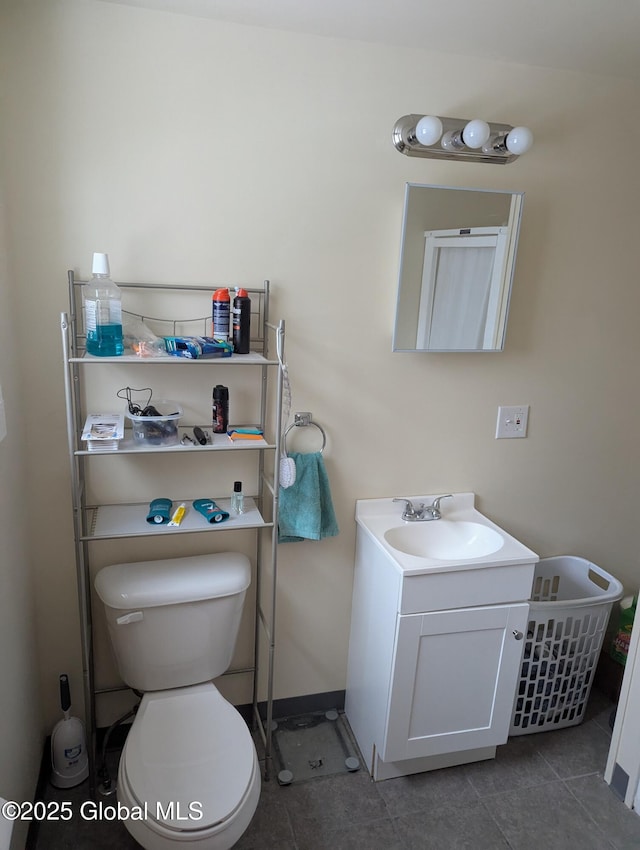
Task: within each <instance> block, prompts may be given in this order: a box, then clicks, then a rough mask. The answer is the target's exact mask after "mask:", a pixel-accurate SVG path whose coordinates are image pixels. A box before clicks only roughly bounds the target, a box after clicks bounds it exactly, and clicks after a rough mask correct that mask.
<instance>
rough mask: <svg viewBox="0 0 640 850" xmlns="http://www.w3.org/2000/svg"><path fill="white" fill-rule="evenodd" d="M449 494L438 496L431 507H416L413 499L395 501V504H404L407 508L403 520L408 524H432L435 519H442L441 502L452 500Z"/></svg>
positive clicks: (421, 505)
mask: <svg viewBox="0 0 640 850" xmlns="http://www.w3.org/2000/svg"><path fill="white" fill-rule="evenodd" d="M451 498H452V495H451V493H449V494H448V495H446V496H437V497H436V498H435V499H434V500H433V502H432V503H431V504H430V505H425V504H422V503H421V504H420V505H419V506H418V507H416V506H415V505H414V504H413V502H412V501H411V499H394V500H393V501H394V502H404V503H405V508H404V511H403V512H402V519H404V520H406V521H407V522H431V520H434V519H441V518H442V514H441V513H440V502H441V501H442V499H451Z"/></svg>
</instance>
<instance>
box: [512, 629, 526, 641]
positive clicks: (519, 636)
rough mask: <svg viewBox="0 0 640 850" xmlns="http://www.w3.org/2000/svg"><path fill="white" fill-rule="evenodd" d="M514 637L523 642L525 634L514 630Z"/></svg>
mask: <svg viewBox="0 0 640 850" xmlns="http://www.w3.org/2000/svg"><path fill="white" fill-rule="evenodd" d="M513 636H514V638H515V639H516V640H522V638H523V637H524V635H523V633H522V632H519V631H518V630H517V629H514V630H513Z"/></svg>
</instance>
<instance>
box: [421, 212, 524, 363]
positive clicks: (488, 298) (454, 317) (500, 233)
mask: <svg viewBox="0 0 640 850" xmlns="http://www.w3.org/2000/svg"><path fill="white" fill-rule="evenodd" d="M508 238H509V228H508V227H500V228H492V227H470V228H464V229H461V230H435V231H427V232H426V233H425V251H424V264H423V271H422V289H421V292H420V309H419V314H418V333H417V345H416V347H417V348H426V349H437V350H446V349H452V350H454V351H456V350H457V351H464V350H476V349H495V348H497V347H498V346H499V340H498V339H497V330H498V314H499V311H498V309H497V307H498V305H499V304H500V300H501V297H502V289H503V286H504V267H505V263H506V257H507V246H508Z"/></svg>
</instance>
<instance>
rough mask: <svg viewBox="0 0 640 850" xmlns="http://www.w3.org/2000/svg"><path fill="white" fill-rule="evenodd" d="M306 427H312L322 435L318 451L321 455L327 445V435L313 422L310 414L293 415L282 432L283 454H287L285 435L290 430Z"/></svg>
mask: <svg viewBox="0 0 640 850" xmlns="http://www.w3.org/2000/svg"><path fill="white" fill-rule="evenodd" d="M307 425H314V426H315V427H316V428H317V429H318V431H320V433H321V434H322V448H321V449H320V454H322V452H323V451H324V447H325V446H326V445H327V435H326V434H325V432H324V428H323V427H322V426H321V425H318V423H317V422H314V421H313V417H312V416H311V414H310V413H294V420H293V422H292V423H291V425H289V427H288V428H287V430H286V431H285V432H284V435H283V439H282V442H283V444H284V453H285V454H286V453H287V434H288V433H289V431H290V430H291V429H292V428H303V427H305V426H307Z"/></svg>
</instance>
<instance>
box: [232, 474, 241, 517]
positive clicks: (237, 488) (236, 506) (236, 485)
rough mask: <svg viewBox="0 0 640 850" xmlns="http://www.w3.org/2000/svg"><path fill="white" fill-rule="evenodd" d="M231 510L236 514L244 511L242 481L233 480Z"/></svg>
mask: <svg viewBox="0 0 640 850" xmlns="http://www.w3.org/2000/svg"><path fill="white" fill-rule="evenodd" d="M231 510H232V511H233V513H234V514H243V513H244V494H243V492H242V481H234V482H233V493H232V494H231Z"/></svg>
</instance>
